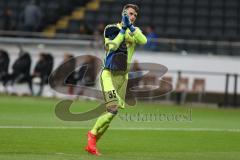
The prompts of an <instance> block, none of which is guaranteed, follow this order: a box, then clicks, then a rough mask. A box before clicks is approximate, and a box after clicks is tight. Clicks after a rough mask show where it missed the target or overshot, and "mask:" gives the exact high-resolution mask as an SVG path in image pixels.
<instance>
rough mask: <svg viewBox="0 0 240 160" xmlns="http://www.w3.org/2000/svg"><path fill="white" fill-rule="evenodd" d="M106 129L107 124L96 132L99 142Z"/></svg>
mask: <svg viewBox="0 0 240 160" xmlns="http://www.w3.org/2000/svg"><path fill="white" fill-rule="evenodd" d="M108 127H109V124H105V125H104V126H103V127H102V128H100V129H99V130H98V135H97V139H98V140H99V139H100V138H101V137H102V135H103V134H104V133H105V132H106V130H107V129H108Z"/></svg>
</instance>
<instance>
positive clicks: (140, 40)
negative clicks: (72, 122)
mask: <svg viewBox="0 0 240 160" xmlns="http://www.w3.org/2000/svg"><path fill="white" fill-rule="evenodd" d="M138 11H139V8H138V6H137V5H135V4H127V5H125V6H124V7H123V12H122V22H121V23H117V24H112V25H108V26H106V28H105V30H104V40H105V48H106V57H105V59H104V68H103V70H102V73H101V76H100V81H101V87H102V92H103V96H104V100H105V104H106V112H104V113H103V114H102V115H101V116H100V117H99V118H98V119H97V121H96V123H95V125H94V126H93V128H92V130H90V131H89V132H88V134H87V136H88V144H87V146H86V148H85V150H86V151H88V152H89V153H91V154H93V155H97V156H98V155H100V153H99V151H98V150H97V148H96V142H97V141H98V140H99V138H100V137H101V136H102V135H103V133H104V132H105V131H106V130H107V128H108V127H109V124H110V122H111V121H112V119H113V118H114V117H115V116H116V114H117V112H118V108H119V107H120V108H124V106H125V101H124V100H125V93H126V87H127V81H128V72H129V70H130V64H131V60H132V56H133V53H134V50H135V46H136V44H140V45H144V44H146V42H147V39H146V37H145V36H144V35H143V33H142V32H141V30H140V29H139V28H137V27H135V26H134V22H135V20H136V17H137V14H138Z"/></svg>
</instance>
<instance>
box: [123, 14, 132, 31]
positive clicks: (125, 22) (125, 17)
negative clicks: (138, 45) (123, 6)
mask: <svg viewBox="0 0 240 160" xmlns="http://www.w3.org/2000/svg"><path fill="white" fill-rule="evenodd" d="M122 22H123V27H122V28H123V29H125V30H126V29H127V28H129V29H130V31H131V32H134V31H135V27H134V26H133V24H132V23H131V21H130V19H129V16H128V13H127V10H124V11H123V13H122Z"/></svg>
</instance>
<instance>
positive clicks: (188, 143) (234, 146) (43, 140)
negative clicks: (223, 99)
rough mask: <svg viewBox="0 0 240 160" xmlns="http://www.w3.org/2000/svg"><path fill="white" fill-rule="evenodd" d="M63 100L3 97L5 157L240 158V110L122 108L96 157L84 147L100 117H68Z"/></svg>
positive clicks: (0, 143)
mask: <svg viewBox="0 0 240 160" xmlns="http://www.w3.org/2000/svg"><path fill="white" fill-rule="evenodd" d="M58 101H59V100H54V99H44V98H30V97H9V96H0V160H42V159H44V160H94V159H104V160H122V159H126V160H179V159H184V160H192V159H194V160H202V159H205V160H208V159H209V160H215V159H216V160H238V159H239V157H240V109H216V108H207V107H201V108H200V107H191V106H174V105H160V104H149V103H148V104H147V103H139V104H138V105H137V106H136V107H132V108H126V109H124V110H121V111H120V114H119V115H118V116H117V117H116V118H115V119H114V121H113V123H112V124H111V127H110V128H109V130H108V131H107V132H106V134H105V135H104V136H103V137H102V139H101V140H100V141H99V143H98V148H99V150H100V151H101V152H102V154H103V155H102V156H101V157H94V156H92V155H89V154H88V153H86V152H85V151H84V149H83V148H84V146H85V145H86V133H87V131H88V130H89V129H90V128H91V127H92V126H93V124H94V122H95V120H96V119H95V120H91V121H85V122H65V121H62V120H60V119H58V118H57V117H56V116H55V113H54V109H55V104H56V103H57V102H58ZM97 104H98V102H94V101H78V102H75V103H74V104H73V106H72V108H71V110H72V112H75V113H77V112H82V111H84V110H89V109H90V108H93V107H95V106H96V105H97ZM150 115H151V116H150ZM152 115H154V116H152Z"/></svg>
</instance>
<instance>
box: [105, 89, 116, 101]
mask: <svg viewBox="0 0 240 160" xmlns="http://www.w3.org/2000/svg"><path fill="white" fill-rule="evenodd" d="M106 100H107V101H108V102H109V101H113V100H117V95H116V91H115V90H111V91H107V93H106Z"/></svg>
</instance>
